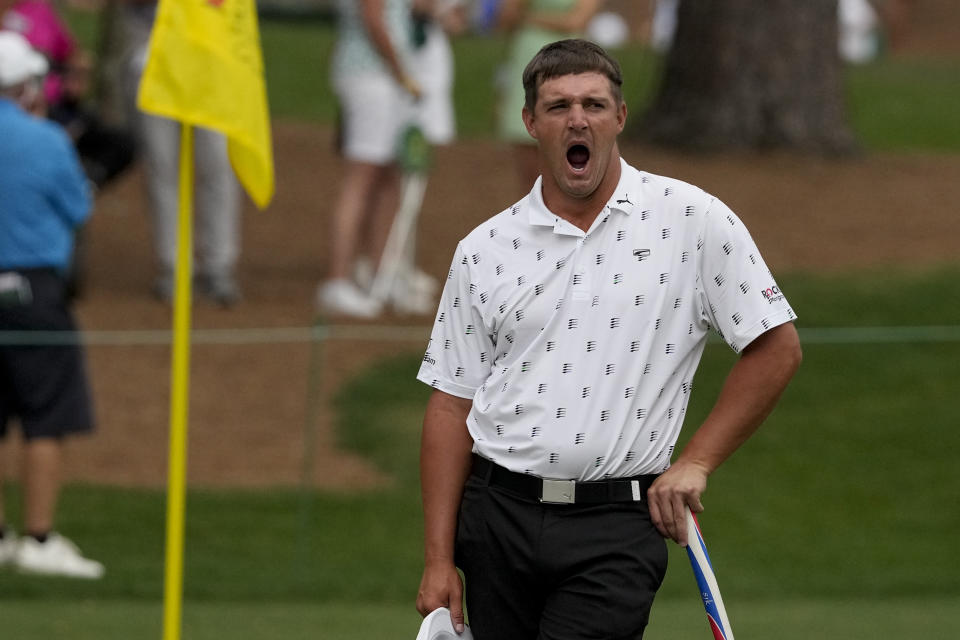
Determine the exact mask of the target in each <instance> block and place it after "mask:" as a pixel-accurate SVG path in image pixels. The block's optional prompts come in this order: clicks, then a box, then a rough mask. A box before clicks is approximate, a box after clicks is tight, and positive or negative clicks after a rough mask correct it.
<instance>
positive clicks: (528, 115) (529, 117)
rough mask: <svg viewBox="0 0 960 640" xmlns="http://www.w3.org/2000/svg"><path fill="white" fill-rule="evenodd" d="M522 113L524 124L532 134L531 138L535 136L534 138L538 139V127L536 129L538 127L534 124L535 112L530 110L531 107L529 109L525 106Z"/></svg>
mask: <svg viewBox="0 0 960 640" xmlns="http://www.w3.org/2000/svg"><path fill="white" fill-rule="evenodd" d="M520 115H521V116H522V117H523V126H525V127H526V128H527V133H529V134H530V137H531V138H533V139H534V140H536V139H537V129H536V127H535V126H534V118H533V112H532V111H530V110H529V109H527V108H526V107H524V108H523V111H522V112H521V113H520Z"/></svg>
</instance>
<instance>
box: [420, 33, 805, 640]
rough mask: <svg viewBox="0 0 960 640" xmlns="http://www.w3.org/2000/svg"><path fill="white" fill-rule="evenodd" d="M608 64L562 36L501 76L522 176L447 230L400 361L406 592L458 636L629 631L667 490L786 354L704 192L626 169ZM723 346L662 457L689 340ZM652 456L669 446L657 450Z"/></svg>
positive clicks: (621, 112) (727, 430)
mask: <svg viewBox="0 0 960 640" xmlns="http://www.w3.org/2000/svg"><path fill="white" fill-rule="evenodd" d="M621 82H622V79H621V72H620V68H619V65H618V64H617V62H616V61H615V60H613V59H611V58H610V57H609V56H608V55H607V54H606V52H605V51H604V50H603V49H601V48H600V47H598V46H597V45H594V44H592V43H590V42H587V41H584V40H564V41H560V42H556V43H553V44H550V45H547V46H545V47H544V48H543V49H541V50H540V51H539V53H537V54H536V56H535V57H534V58H533V60H532V61H531V62H530V64H529V65H528V66H527V67H526V70H525V71H524V74H523V85H524V90H525V92H526V104H525V106H524V108H523V113H522V117H523V122H524V124H525V125H526V128H527V131H528V132H529V133H530V135H531V136H532V137H533V138H534V139H535V140H536V141H537V146H538V158H539V162H540V167H541V176H540V178H539V179H537V181H536V183H535V184H534V186H533V189H532V190H531V191H530V193H529V194H527V195H526V196H525V197H524V198H523V199H522V200H520V201H519V202H517V203H516V204H514V205H512V206H511V207H509V208H507V209H506V210H504V211H503V212H501V213H499V214H498V215H496V216H494V217H492V218H490V219H489V220H487V221H486V222H484V223H483V224H481V225H480V226H479V227H477V228H476V229H475V230H474V231H472V232H471V233H470V234H469V235H468V236H467V237H466V238H464V239H463V240H462V241H461V242H460V243H459V245H458V246H457V248H456V252H455V255H454V259H453V264H452V266H451V268H450V272H449V277H448V279H447V281H446V286H445V289H444V292H443V297H442V300H441V302H440V309H439V312H438V315H437V319H436V322H435V324H434V327H433V331H432V335H431V338H430V343H429V346H428V347H427V352H426V354H425V355H424V358H423V364H422V367H421V368H420V371H419V373H418V378H419V379H420V380H421V381H423V382H425V383H427V384H429V385H431V386H432V387H433V389H434V391H433V394H432V395H431V397H430V400H429V403H428V405H427V409H426V415H425V418H424V424H423V439H422V450H421V476H422V490H423V506H424V515H425V525H426V526H425V568H424V573H423V578H422V582H421V585H420V590H419V594H418V597H417V608H418V609H419V611H420V612H421V614H424V615H425V614H427V613H428V612H430V611H432V610H434V609H436V608H438V607H441V606H446V607H449V609H450V611H451V618H452V622H453V624H454V626H455V627H456V628H461V627H459V626H458V625H462V623H463V620H464V611H463V607H462V604H461V599H462V594H463V588H464V587H463V584H462V582H461V579H460V577H459V575H458V573H457V568H459V569H460V570H462V572H463V575H464V578H465V581H466V610H467V613H468V614H469V619H470V626H471V629H472V631H473V635H474V637H475V638H477V640H514V639H516V640H521V639H523V640H534V639H536V638H542V639H544V640H559V639H571V640H573V639H578V640H579V639H585V638H598V639H603V640H615V639H627V638H631V639H632V638H640V637H642V635H643V630H644V628H645V627H646V625H647V620H648V618H649V613H650V607H651V604H652V602H653V598H654V595H655V594H656V592H657V589H658V588H659V587H660V584H661V582H662V580H663V577H664V574H665V572H666V568H667V549H666V543H665V540H664V539H665V538H670V539H672V540H674V541H676V542H678V543H679V544H681V545H684V544H686V541H687V531H686V521H685V512H684V507H685V506H689V507H690V508H691V509H692V510H693V511H695V512H700V511H702V510H703V505H702V504H701V495H702V494H703V492H704V490H705V488H706V485H707V478H708V476H709V475H710V474H711V473H712V472H713V471H714V470H715V469H716V468H717V467H718V466H719V465H720V464H721V463H722V462H723V461H724V460H725V459H726V458H727V457H729V456H730V455H731V454H732V453H733V452H734V451H735V450H736V449H737V448H738V447H739V446H740V445H741V444H742V443H743V442H744V441H745V440H746V439H747V438H748V437H750V435H751V434H752V433H753V432H754V431H755V430H756V429H757V427H758V426H759V425H760V423H761V422H762V421H763V419H764V418H765V417H766V416H767V414H768V413H769V412H770V411H771V409H772V408H773V406H774V405H775V404H776V402H777V400H778V398H779V397H780V394H781V393H782V392H783V390H784V388H785V387H786V385H787V383H788V381H789V380H790V378H791V377H792V376H793V374H794V372H795V371H796V369H797V367H798V366H799V364H800V359H801V353H800V345H799V340H798V337H797V332H796V330H795V328H794V326H793V324H792V321H793V320H794V319H795V317H796V316H795V315H794V312H793V310H792V309H791V308H790V306H789V304H788V303H787V300H786V298H785V297H784V295H783V293H781V291H780V289H779V287H778V286H777V284H776V282H775V281H774V280H773V276H772V275H771V274H770V271H769V270H768V268H767V266H766V264H765V263H764V261H763V259H762V257H761V256H760V252H759V251H758V250H757V247H756V245H755V244H754V242H753V240H752V239H751V237H750V235H749V233H748V232H747V230H746V228H745V227H744V225H743V223H742V222H741V221H740V220H739V218H737V216H736V215H735V214H734V213H733V212H732V211H731V210H730V209H729V208H727V207H726V206H725V205H724V204H723V203H722V202H721V201H720V200H718V199H717V198H715V197H713V196H712V195H710V194H708V193H705V192H703V191H701V190H700V189H698V188H696V187H694V186H691V185H689V184H686V183H684V182H681V181H679V180H674V179H671V178H665V177H661V176H657V175H653V174H650V173H646V172H644V171H640V170H637V169H635V168H634V167H632V166H630V165H629V164H627V163H626V162H625V161H624V160H623V159H622V158H621V157H620V151H619V149H618V146H617V137H618V135H619V134H620V132H621V131H623V127H624V123H625V121H626V117H627V107H626V105H625V104H624V102H623V98H622V95H621ZM711 328H712V329H714V330H716V331H717V332H718V333H719V334H720V335H721V336H722V337H723V339H724V340H725V341H726V342H727V344H728V345H729V346H730V347H731V348H732V349H733V350H734V351H736V352H737V353H739V354H740V357H739V359H738V360H737V361H736V363H735V364H734V365H733V367H732V369H731V371H730V373H729V376H728V378H727V380H726V383H725V384H724V386H723V388H722V390H721V392H720V394H719V397H718V398H717V399H716V403H715V405H714V407H713V409H712V410H711V411H710V413H709V415H707V417H706V418H705V419H704V421H703V423H702V424H700V425H698V426H697V427H696V433H695V434H694V435H693V437H692V438H691V440H690V441H689V444H688V445H687V446H686V447H684V449H683V451H681V452H679V454H678V455H677V456H676V457H675V458H674V456H673V454H674V444H675V443H676V441H677V437H678V435H679V433H680V428H681V426H682V424H683V419H684V415H685V413H686V408H687V403H688V400H689V398H690V395H691V393H692V387H693V379H694V373H695V372H696V369H697V365H698V363H699V360H700V356H701V354H702V353H703V348H704V344H705V342H706V340H707V335H708V333H709V332H710V330H711ZM671 458H674V459H673V461H672V463H671Z"/></svg>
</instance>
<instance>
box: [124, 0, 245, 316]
mask: <svg viewBox="0 0 960 640" xmlns="http://www.w3.org/2000/svg"><path fill="white" fill-rule="evenodd" d="M156 11H157V5H156V2H153V1H152V0H145V1H140V0H127V4H126V5H125V6H124V11H123V17H122V19H123V26H124V32H125V35H126V40H127V44H128V50H127V55H126V59H127V74H128V78H127V83H126V84H127V92H128V100H129V103H130V105H131V109H132V110H133V111H134V113H133V115H132V116H131V119H132V120H133V121H134V122H136V124H137V133H138V135H139V148H140V149H142V151H143V156H144V160H145V162H146V178H147V197H148V201H149V207H150V213H151V216H152V218H153V233H154V248H155V251H156V257H157V262H158V271H159V273H158V274H157V277H156V280H155V282H154V288H153V292H154V295H155V296H156V297H157V298H158V299H160V300H162V301H164V302H169V301H170V300H171V299H172V297H173V286H174V268H175V266H176V257H177V217H178V212H179V191H178V185H179V177H180V174H179V167H180V123H179V122H177V121H176V120H170V119H168V118H162V117H160V116H155V115H151V114H147V113H143V112H139V111H136V107H135V105H136V94H137V87H138V86H139V84H140V77H141V75H142V74H143V68H144V65H145V64H146V61H147V43H148V41H149V39H150V30H151V28H152V26H153V20H154V18H155V16H156ZM194 155H195V160H194V171H195V175H194V185H195V186H194V189H195V197H196V203H195V212H196V217H195V224H196V245H195V247H196V254H197V255H196V258H197V260H196V262H197V265H196V267H195V277H196V279H197V285H198V292H199V293H200V294H201V295H204V296H206V297H208V298H209V299H211V300H213V301H214V302H216V303H218V304H220V305H222V306H224V307H228V306H231V305H233V304H235V303H236V302H238V301H239V299H240V287H239V285H238V284H237V281H236V279H235V269H236V264H237V260H238V258H239V255H240V207H241V194H240V186H239V184H238V182H237V179H236V177H235V176H234V173H233V168H232V167H231V166H230V159H229V158H228V156H227V140H226V138H225V137H224V135H223V134H221V133H219V132H217V131H212V130H209V129H204V128H202V127H195V128H194Z"/></svg>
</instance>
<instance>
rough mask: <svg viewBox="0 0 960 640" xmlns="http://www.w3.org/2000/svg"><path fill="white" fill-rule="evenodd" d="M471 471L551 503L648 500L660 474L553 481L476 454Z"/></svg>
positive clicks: (523, 495) (493, 484)
mask: <svg viewBox="0 0 960 640" xmlns="http://www.w3.org/2000/svg"><path fill="white" fill-rule="evenodd" d="M470 473H471V474H473V475H474V476H476V477H478V478H481V479H482V480H483V481H484V482H485V483H486V484H487V485H489V486H491V487H498V488H500V489H504V490H505V491H509V492H510V493H513V494H515V495H517V496H520V497H521V498H528V499H531V500H539V501H540V502H544V503H548V504H604V503H610V502H641V501H643V500H644V499H646V495H647V489H649V488H650V485H651V484H653V481H654V480H656V479H657V477H658V476H655V475H648V476H635V477H632V478H616V479H612V480H594V481H589V482H577V481H574V480H551V479H549V478H538V477H537V476H533V475H530V474H528V473H517V472H516V471H510V470H509V469H505V468H503V467H501V466H500V465H498V464H495V463H494V462H491V461H490V460H487V459H486V458H483V457H481V456H478V455H477V454H473V466H472V467H471V469H470Z"/></svg>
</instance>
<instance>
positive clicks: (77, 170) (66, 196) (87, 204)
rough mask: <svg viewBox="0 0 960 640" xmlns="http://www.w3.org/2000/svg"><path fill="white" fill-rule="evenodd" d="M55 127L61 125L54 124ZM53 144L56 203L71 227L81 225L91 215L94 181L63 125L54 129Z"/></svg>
mask: <svg viewBox="0 0 960 640" xmlns="http://www.w3.org/2000/svg"><path fill="white" fill-rule="evenodd" d="M51 127H57V125H54V124H52V123H51ZM51 146H52V147H53V152H52V153H51V154H50V162H53V163H54V168H53V170H52V171H51V172H50V176H51V185H50V192H51V200H52V204H53V205H54V207H55V208H56V210H57V212H58V213H59V214H60V216H61V217H62V218H63V219H64V221H65V222H66V223H67V225H68V226H69V227H71V228H74V227H78V226H80V225H81V224H83V223H84V222H85V221H86V219H87V218H88V217H89V216H90V211H91V209H92V207H93V196H92V193H91V190H90V182H89V181H88V180H87V177H86V174H85V173H84V172H83V166H82V165H81V164H80V158H79V157H78V156H77V152H76V150H75V149H74V147H73V143H71V142H70V139H69V138H68V137H67V135H66V133H64V132H63V131H62V130H61V129H60V128H59V127H57V128H56V129H54V135H53V139H52V140H51Z"/></svg>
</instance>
